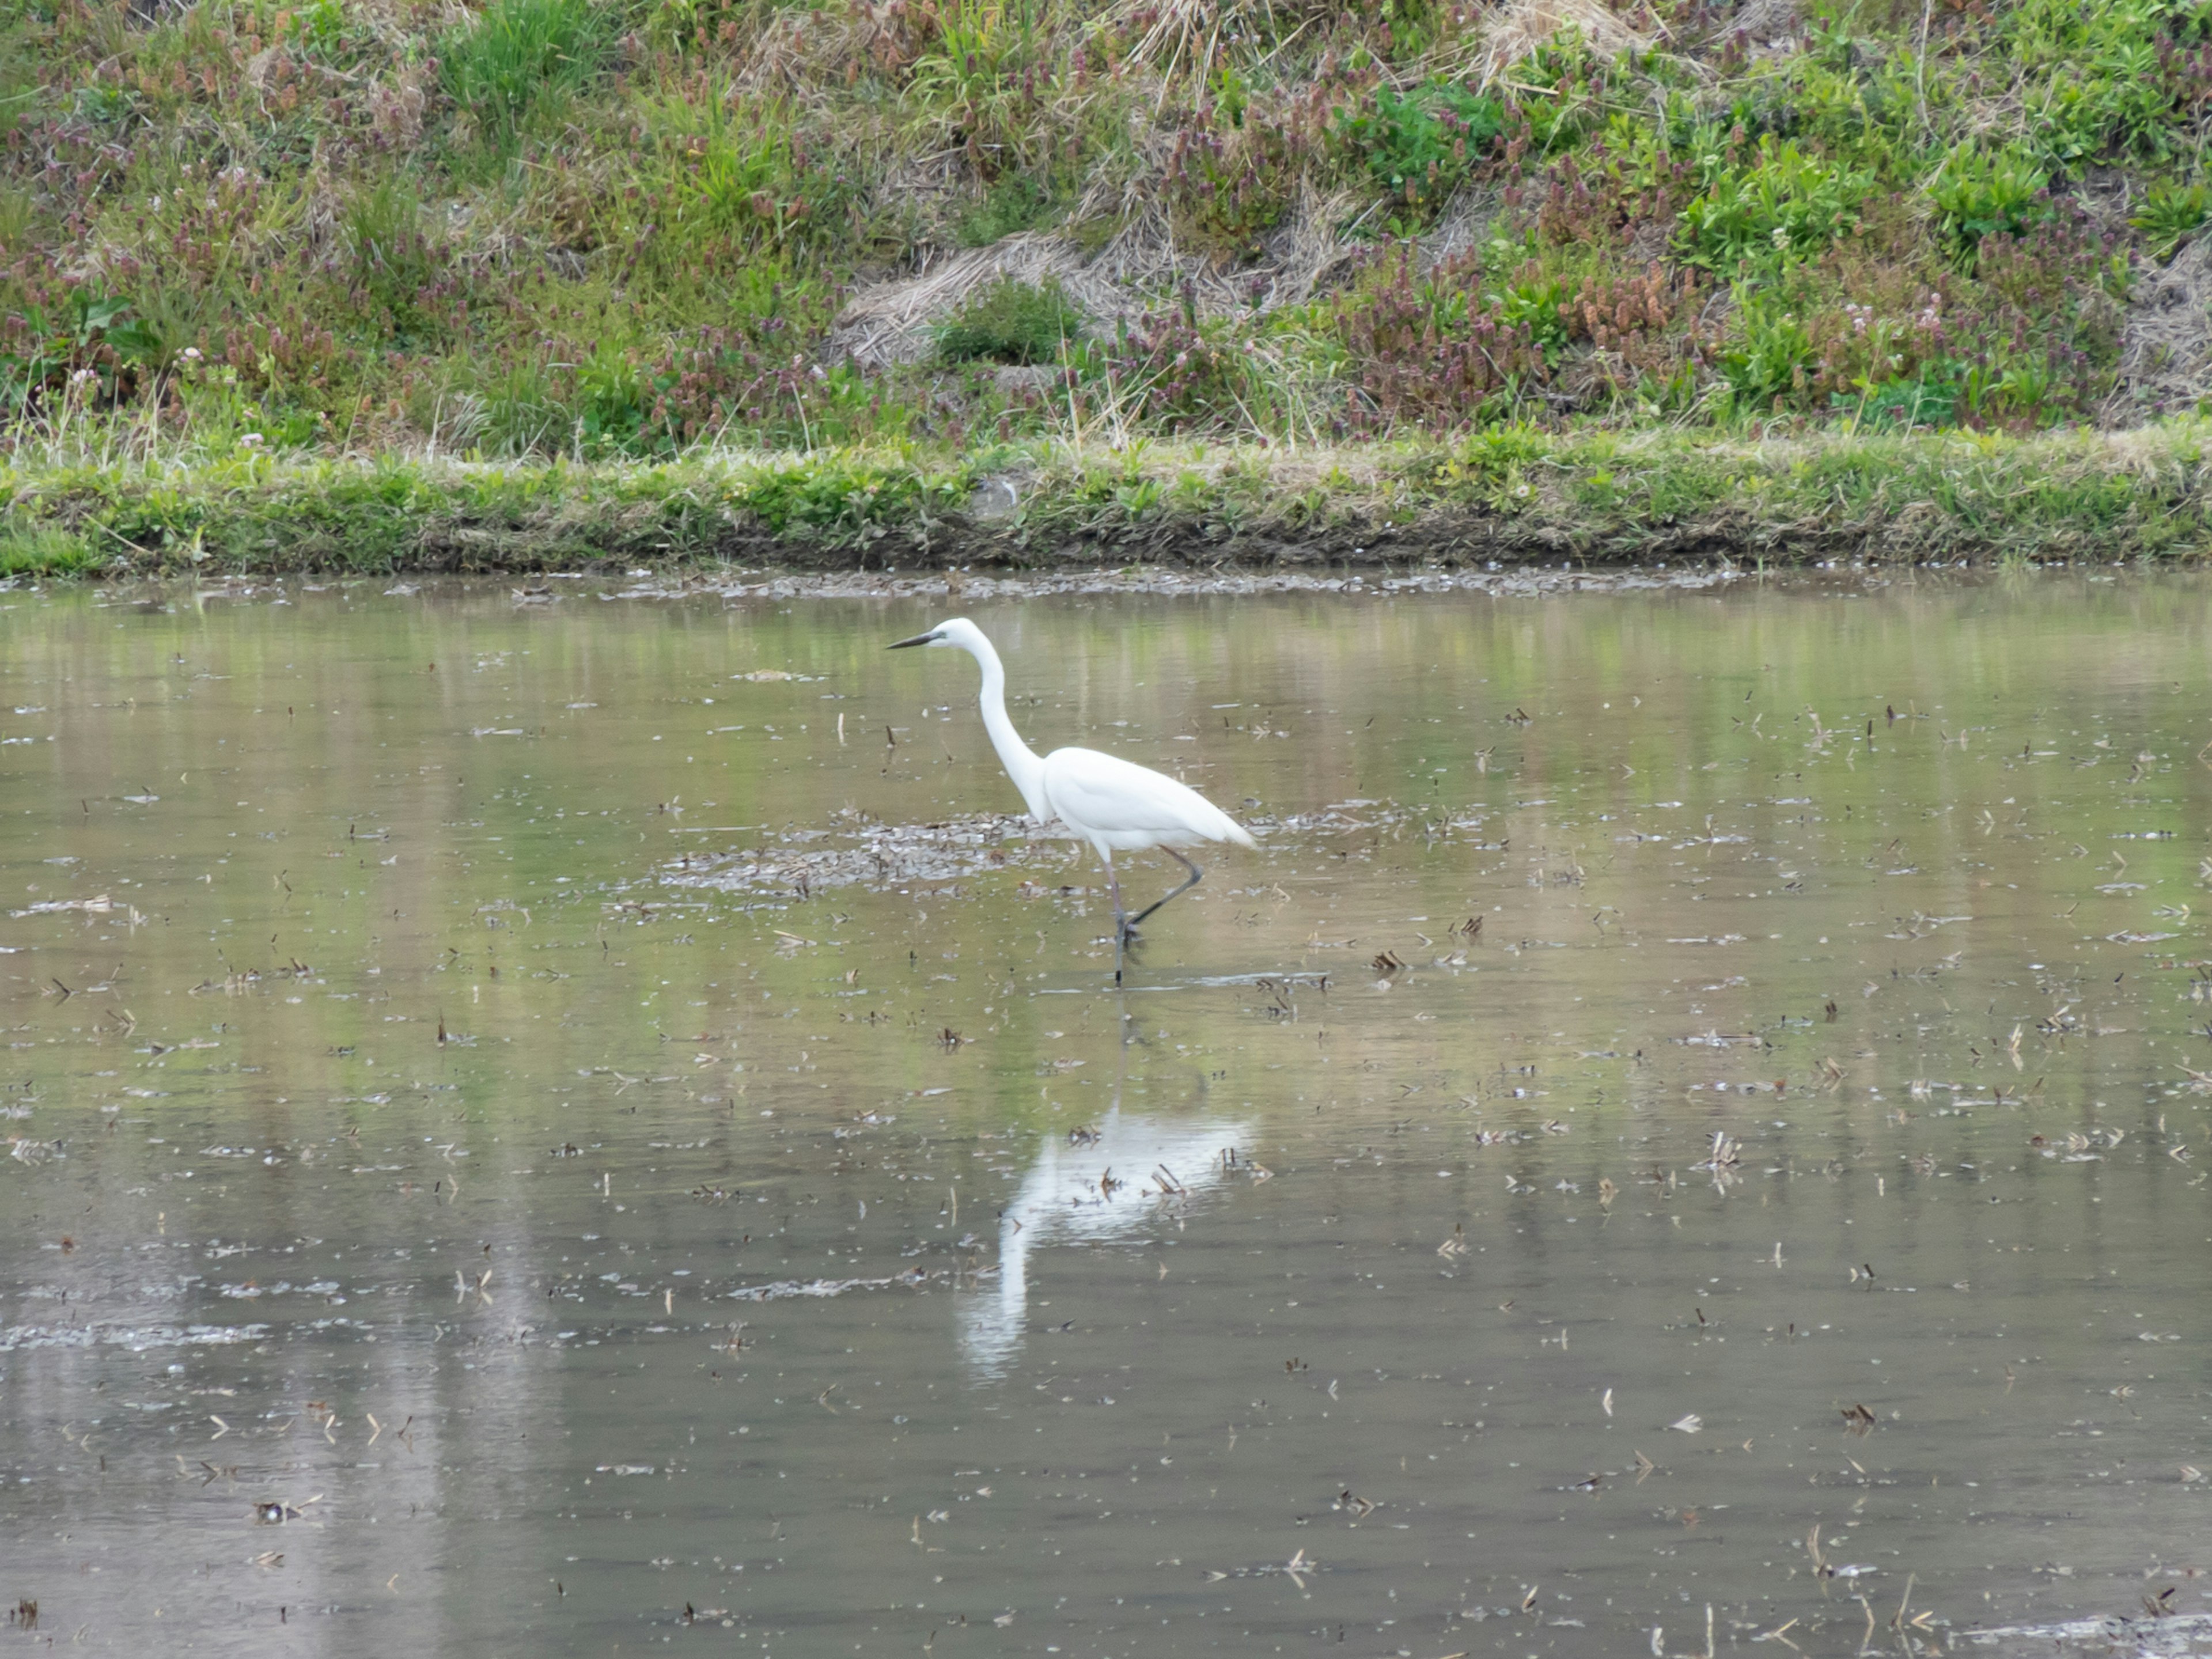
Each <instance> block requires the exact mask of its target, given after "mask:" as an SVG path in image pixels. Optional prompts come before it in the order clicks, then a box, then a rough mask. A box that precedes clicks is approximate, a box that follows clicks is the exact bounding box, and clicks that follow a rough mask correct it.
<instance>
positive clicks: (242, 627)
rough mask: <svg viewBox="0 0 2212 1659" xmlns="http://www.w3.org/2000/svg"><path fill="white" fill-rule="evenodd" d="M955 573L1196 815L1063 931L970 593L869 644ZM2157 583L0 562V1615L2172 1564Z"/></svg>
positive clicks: (887, 1618)
mask: <svg viewBox="0 0 2212 1659" xmlns="http://www.w3.org/2000/svg"><path fill="white" fill-rule="evenodd" d="M952 609H957V610H960V611H965V612H966V613H968V614H970V615H972V616H974V617H975V619H976V620H977V621H978V622H979V623H981V624H982V625H983V626H984V627H985V628H986V629H989V630H990V631H992V632H993V633H994V635H995V636H996V637H997V639H998V640H999V641H1000V647H1001V648H1002V650H1003V651H1004V652H1005V653H1006V657H1007V659H1008V664H1009V669H1010V674H1011V677H1012V685H1013V690H1014V693H1015V696H1014V702H1015V711H1016V718H1017V719H1018V721H1019V722H1020V723H1021V724H1022V725H1023V726H1024V728H1025V730H1026V731H1027V732H1028V733H1029V735H1030V738H1031V739H1032V740H1033V741H1034V742H1036V744H1038V746H1039V747H1041V748H1043V747H1049V746H1052V745H1054V744H1060V743H1065V742H1083V743H1088V744H1094V745H1097V746H1102V747H1109V748H1112V749H1115V750H1118V751H1121V752H1122V753H1125V754H1127V755H1128V756H1130V757H1133V758H1135V759H1138V760H1140V761H1143V762H1145V763H1149V764H1154V765H1158V766H1161V767H1163V768H1165V769H1171V770H1173V771H1175V772H1176V773H1177V774H1178V775H1182V776H1183V777H1185V778H1186V779H1188V781H1191V782H1192V783H1194V785H1196V786H1198V787H1200V788H1201V789H1203V790H1205V791H1206V793H1208V794H1209V795H1210V796H1211V797H1212V799H1215V800H1216V801H1218V802H1219V803H1221V804H1222V805H1225V806H1226V807H1228V808H1229V809H1230V810H1231V811H1235V812H1236V813H1237V814H1238V815H1239V816H1241V817H1243V818H1244V819H1246V821H1248V822H1249V823H1251V824H1252V825H1253V827H1254V829H1255V831H1256V832H1257V833H1258V835H1259V836H1260V847H1259V848H1258V850H1257V851H1256V852H1251V853H1246V852H1243V851H1241V850H1231V851H1230V852H1228V853H1225V854H1223V855H1222V856H1219V857H1218V858H1214V859H1212V860H1202V861H1205V862H1206V863H1208V864H1209V866H1210V869H1209V874H1208V878H1207V879H1206V883H1205V884H1204V885H1203V886H1201V887H1200V889H1199V890H1197V891H1196V893H1194V895H1192V896H1188V897H1187V898H1184V899H1181V900H1178V901H1177V902H1176V903H1175V904H1173V905H1171V906H1170V907H1169V908H1167V909H1166V910H1164V911H1163V912H1162V913H1161V914H1160V915H1159V916H1158V917H1157V918H1155V919H1154V921H1153V923H1152V926H1151V927H1150V928H1149V929H1148V933H1149V935H1150V937H1149V939H1147V941H1146V944H1145V945H1144V946H1143V948H1142V950H1141V951H1140V952H1139V954H1138V955H1137V957H1135V958H1134V960H1133V968H1132V972H1131V975H1130V977H1129V982H1128V987H1127V990H1126V991H1124V992H1123V993H1121V994H1115V992H1114V991H1113V989H1112V987H1111V985H1110V969H1111V962H1112V951H1111V947H1110V942H1109V939H1108V937H1107V922H1106V915H1105V907H1104V898H1103V890H1102V888H1101V884H1100V881H1099V878H1098V875H1097V870H1096V868H1095V866H1094V865H1093V863H1092V862H1091V859H1090V855H1089V854H1088V853H1087V852H1085V851H1084V850H1083V849H1081V848H1077V847H1075V846H1073V845H1072V844H1070V843H1067V842H1061V841H1057V840H1053V839H1050V838H1045V837H1038V836H1032V835H1029V834H1026V833H1024V830H1023V829H1022V827H1021V826H1020V825H1019V824H1018V823H1016V822H1014V821H1013V820H1012V819H1010V818H1006V817H1000V816H998V815H1000V814H1005V813H1007V812H1009V811H1012V810H1015V809H1017V808H1018V799H1017V797H1016V796H1015V794H1014V792H1013V790H1012V786H1011V785H1010V784H1009V783H1007V782H1006V780H1005V778H1004V776H1003V775H1002V774H1001V773H1000V771H999V769H998V768H997V766H996V763H995V762H994V758H993V757H992V755H991V753H990V750H989V748H988V746H987V742H986V740H985V738H984V736H983V733H982V732H981V726H980V722H979V721H978V720H977V719H976V717H975V712H974V706H973V696H974V690H975V671H974V666H973V665H972V663H970V662H969V659H966V658H965V657H963V656H960V655H957V654H956V653H944V652H908V653H898V654H897V655H895V656H887V655H885V654H884V652H883V650H882V647H883V645H884V643H885V642H887V641H890V640H893V639H897V638H900V637H902V636H903V635H908V634H910V633H913V632H915V631H917V630H918V629H921V628H923V627H926V626H927V625H928V624H929V623H932V622H934V621H936V620H938V619H939V617H941V616H942V615H944V614H945V613H946V611H948V610H952ZM2208 623H2212V590H2207V589H2206V588H2205V587H2204V586H2203V585H2202V584H2201V583H2199V582H2194V581H2190V580H2148V579H2140V578H2135V577H2127V576H2118V577H2114V578H2112V579H2109V580H2107V579H2104V578H2100V577H2093V576H2081V575H2073V576H2063V577H2051V578H2045V579H2037V580H2019V581H2011V580H1920V581H1917V582H1891V583H1886V584H1864V585H1863V584H1859V583H1856V582H1844V581H1841V580H1837V581H1822V580H1798V581H1791V582H1787V583H1780V584H1759V583H1753V582H1749V581H1741V582H1736V583H1733V584H1713V585H1708V586H1686V587H1681V588H1659V587H1645V588H1641V589H1638V590H1635V591H1620V590H1613V591H1602V592H1572V591H1568V590H1567V589H1566V587H1565V586H1564V585H1561V586H1553V587H1545V586H1526V585H1524V586H1517V587H1516V586H1501V587H1499V588H1498V589H1497V590H1496V591H1492V592H1485V591H1480V590H1479V589H1468V588H1462V589H1454V590H1445V591H1427V592H1424V591H1419V590H1417V589H1414V588H1412V587H1408V588H1406V589H1404V590H1402V591H1377V590H1376V588H1374V587H1373V586H1370V587H1367V588H1364V589H1356V590H1353V591H1347V592H1273V593H1213V594H1204V593H1199V594H1184V595H1172V594H1170V595H1162V594H1140V593H1133V592H1132V593H1127V594H1115V593H1110V592H1090V593H1085V592H1062V593H1057V594H1046V595H1040V596H1032V597H1026V598H1024V597H1020V596H1018V595H1015V594H1012V593H1009V592H1003V591H995V590H991V589H988V588H984V589H981V590H976V589H971V590H970V591H969V592H968V593H967V594H966V595H964V596H963V597H961V598H959V599H945V598H943V597H939V596H933V595H918V594H915V593H911V592H908V593H902V594H897V595H894V596H889V597H882V598H877V599H867V598H842V599H829V598H819V597H809V596H807V595H806V594H805V593H803V592H793V591H789V590H787V589H767V590H760V589H756V590H750V591H735V592H715V591H712V590H702V591H696V592H688V593H679V592H663V591H659V590H657V589H654V588H652V587H650V586H643V587H637V588H626V587H625V586H623V584H621V583H602V582H598V581H573V582H558V583H554V584H551V585H550V588H549V591H548V592H546V593H545V594H544V595H542V596H540V595H531V594H525V595H520V596H518V595H516V594H513V593H512V592H509V591H508V590H507V588H505V587H492V586H460V585H456V586H435V585H432V586H422V587H420V588H416V587H414V586H406V585H403V586H398V587H389V586H387V585H386V584H380V583H374V584H358V585H343V586H320V587H319V586H313V585H301V584H289V585H285V586H258V587H251V588H246V587H240V588H237V589H230V590H217V591H208V590H201V591H199V592H192V591H189V590H175V589H162V590H148V591H143V592H51V593H48V592H28V591H23V590H17V591H14V592H0V952H4V954H0V1034H4V1040H5V1042H6V1045H7V1047H6V1050H5V1053H4V1054H0V1133H4V1138H5V1140H6V1143H7V1150H8V1151H9V1152H12V1154H13V1155H12V1156H10V1157H6V1158H0V1609H4V1608H6V1607H14V1606H15V1604H16V1602H17V1601H18V1600H19V1599H20V1600H21V1601H24V1602H35V1603H36V1604H37V1630H36V1632H35V1636H36V1638H46V1637H49V1636H51V1637H52V1638H54V1640H55V1642H56V1643H57V1644H58V1645H67V1644H70V1643H72V1642H74V1643H76V1644H79V1645H82V1646H85V1647H88V1648H90V1649H92V1650H106V1651H113V1650H127V1649H134V1648H135V1649H137V1650H154V1651H163V1652H173V1651H174V1652H181V1651H215V1652H222V1653H226V1654H234V1653H235V1654H255V1653H262V1652H270V1653H275V1652H286V1653H290V1652H298V1651H328V1652H331V1653H344V1654H354V1653H362V1654H374V1653H386V1652H397V1651H416V1650H419V1651H447V1650H454V1651H458V1650H462V1649H463V1648H464V1647H465V1646H466V1647H469V1648H471V1650H484V1651H530V1652H538V1653H568V1652H577V1653H594V1654H597V1653H607V1652H613V1651H618V1650H619V1651H629V1650H636V1649H639V1648H641V1647H643V1646H645V1645H647V1644H653V1645H659V1644H674V1645H678V1646H681V1645H683V1644H700V1643H705V1644H709V1645H710V1646H711V1647H712V1648H713V1649H714V1650H718V1651H725V1650H726V1651H732V1652H743V1653H753V1652H758V1653H763V1654H793V1655H799V1654H825V1653H831V1652H853V1653H893V1652H896V1653H912V1652H915V1651H927V1652H933V1653H956V1654H957V1653H976V1654H1037V1653H1054V1652H1058V1653H1066V1654H1069V1655H1123V1654H1137V1655H1158V1656H1172V1655H1182V1654H1196V1653H1211V1652H1231V1653H1239V1654H1247V1653H1273V1652H1278V1651H1281V1652H1308V1651H1322V1650H1327V1651H1330V1652H1344V1653H1356V1654H1370V1655H1372V1654H1405V1655H1413V1656H1421V1659H1437V1656H1443V1655H1446V1654H1451V1653H1460V1652H1465V1653H1469V1654H1474V1653H1508V1654H1514V1655H1520V1654H1543V1655H1553V1654H1559V1655H1582V1654H1590V1655H1599V1654H1605V1655H1611V1654H1626V1653H1644V1652H1651V1651H1658V1652H1673V1653H1677V1654H1687V1653H1702V1652H1705V1651H1706V1650H1707V1648H1708V1644H1709V1641H1710V1643H1711V1644H1712V1645H1713V1647H1714V1648H1715V1649H1716V1650H1717V1648H1718V1647H1720V1646H1723V1645H1725V1646H1729V1647H1742V1648H1743V1649H1744V1650H1746V1651H1749V1650H1750V1644H1753V1641H1754V1638H1759V1637H1761V1636H1764V1635H1766V1634H1768V1633H1770V1632H1779V1633H1780V1634H1779V1638H1778V1642H1777V1644H1776V1645H1774V1646H1772V1647H1761V1648H1760V1649H1759V1650H1760V1651H1766V1652H1775V1651H1786V1648H1784V1646H1783V1645H1782V1644H1784V1643H1787V1644H1794V1645H1796V1647H1798V1648H1799V1649H1800V1650H1802V1651H1805V1652H1810V1653H1832V1654H1845V1653H1857V1652H1858V1651H1859V1650H1861V1647H1862V1644H1863V1642H1866V1641H1867V1640H1869V1622H1871V1624H1872V1626H1874V1630H1873V1634H1872V1638H1871V1639H1872V1641H1873V1643H1874V1644H1875V1645H1876V1646H1879V1647H1881V1648H1882V1649H1883V1650H1927V1651H1932V1650H1937V1649H1939V1648H1942V1647H1943V1646H1945V1645H1946V1644H1952V1643H1955V1642H1957V1641H1959V1640H1960V1638H1963V1636H1964V1635H1965V1634H1966V1632H1969V1631H1972V1630H1975V1629H1987V1628H1995V1627H2010V1626H2027V1625H2037V1624H2042V1623H2046V1622H2050V1621H2057V1620H2069V1619H2077V1620H2078V1619H2082V1618H2087V1617H2093V1616H2098V1615H2105V1614H2123V1615H2140V1614H2142V1612H2143V1611H2144V1604H2145V1601H2146V1598H2148V1599H2149V1600H2150V1601H2154V1602H2155V1603H2156V1604H2157V1605H2158V1606H2159V1607H2161V1608H2162V1609H2164V1610H2166V1611H2168V1612H2171V1613H2177V1614H2203V1613H2208V1612H2212V1601H2208V1599H2207V1590H2208V1589H2212V1577H2207V1574H2208V1572H2212V1551H2208V1548H2207V1541H2208V1539H2212V1480H2208V1479H2207V1478H2206V1475H2205V1474H2201V1473H2199V1471H2212V1364H2208V1346H2207V1345H2208V1342H2212V1307H2208V1301H2207V1298H2206V1296H2205V1294H2204V1285H2205V1284H2206V1282H2207V1277H2208V1270H2212V1192H2208V1189H2207V1174H2208V1171H2212V1144H2208V1129H2212V1116H2208V1112H2207V1107H2208V1104H2212V1096H2208V1092H2207V1091H2208V1090H2212V1024H2208V1022H2212V1000H2208V999H2212V986H2208V981H2212V949H2208V948H2207V944H2206V940H2205V939H2204V929H2203V911H2204V909H2205V906H2206V902H2207V896H2206V877H2207V871H2208V866H2207V864H2206V862H2205V860H2206V859H2207V856H2208V854H2212V847H2208V845H2207V824H2208V812H2207V807H2208V799H2207V798H2208V794H2212V767H2208V765H2207V763H2206V760H2205V757H2204V753H2203V751H2204V750H2205V748H2206V744H2207V740H2208V739H2212V724H2208V715H2207V702H2206V696H2205V688H2206V683H2207V676H2206V669H2207V665H2208V664H2207V653H2208V648H2212V628H2208ZM1173 874H1179V872H1174V871H1173V870H1172V868H1171V866H1170V867H1157V866H1156V865H1155V864H1153V863H1151V862H1147V861H1145V860H1139V861H1137V862H1136V863H1135V865H1133V866H1131V868H1130V871H1129V874H1128V877H1127V879H1128V880H1129V881H1130V884H1131V888H1132V892H1133V895H1134V894H1136V893H1139V892H1149V891H1150V890H1152V889H1154V888H1155V887H1157V888H1161V889H1164V887H1165V886H1166V885H1168V884H1170V877H1171V875H1173ZM1816 1529H1817V1530H1816ZM24 1616H26V1615H25V1614H22V1613H19V1615H18V1618H19V1621H20V1620H21V1618H22V1617H24ZM1792 1621H1795V1622H1794V1623H1793V1622H1792ZM10 1633H11V1634H12V1633H13V1632H10ZM2021 1650H2023V1651H2025V1650H2027V1646H2025V1645H2024V1646H2022V1647H2021ZM2037 1650H2041V1651H2047V1650H2049V1644H2047V1643H2046V1644H2042V1645H2041V1646H2040V1647H2039V1648H2038V1649H2037Z"/></svg>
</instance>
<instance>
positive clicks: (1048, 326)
mask: <svg viewBox="0 0 2212 1659" xmlns="http://www.w3.org/2000/svg"><path fill="white" fill-rule="evenodd" d="M1082 331H1083V313H1081V312H1080V311H1079V310H1077V309H1076V307H1075V304H1074V302H1073V301H1071V300H1070V299H1069V298H1068V297H1067V295H1066V292H1065V291H1064V290H1063V289H1061V287H1060V279H1059V278H1058V277H1056V276H1054V277H1048V278H1046V279H1045V280H1044V281H1043V282H1042V283H1025V282H1023V281H1022V280H1021V279H1020V278H1019V277H1017V276H1000V278H999V279H998V280H997V281H995V282H993V283H987V284H985V285H984V286H983V287H981V288H979V289H976V290H975V292H974V293H973V294H971V295H969V296H968V298H967V300H966V301H964V302H963V304H962V305H961V307H960V308H959V309H958V310H957V311H956V312H954V313H952V316H951V319H949V320H947V321H946V322H945V324H944V325H942V326H940V327H939V329H938V331H937V352H938V356H939V357H941V358H943V359H944V361H945V362H948V363H1015V364H1028V363H1052V362H1059V361H1060V356H1061V355H1062V354H1063V353H1064V352H1065V351H1066V350H1067V349H1069V348H1070V347H1071V346H1073V344H1074V343H1075V342H1076V341H1077V340H1078V339H1079V338H1080V337H1081V335H1082Z"/></svg>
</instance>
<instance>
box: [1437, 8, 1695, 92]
mask: <svg viewBox="0 0 2212 1659" xmlns="http://www.w3.org/2000/svg"><path fill="white" fill-rule="evenodd" d="M1639 14H1640V15H1639V16H1638V20H1637V21H1635V22H1632V21H1630V20H1629V19H1628V18H1626V17H1624V16H1622V15H1621V14H1620V13H1619V12H1617V11H1614V10H1613V9H1612V8H1611V7H1609V6H1607V5H1606V4H1604V3H1603V0H1504V3H1503V4H1502V5H1499V6H1498V7H1497V8H1496V9H1494V10H1492V12H1491V13H1490V14H1489V15H1487V16H1486V17H1485V18H1484V19H1483V21H1482V24H1481V26H1480V28H1479V29H1478V30H1477V31H1476V33H1475V41H1476V46H1475V52H1474V58H1473V59H1472V60H1471V61H1470V62H1469V63H1468V64H1467V65H1466V66H1465V72H1466V73H1467V74H1468V76H1471V77H1472V78H1474V80H1475V81H1477V82H1479V83H1480V84H1481V85H1483V86H1486V87H1488V86H1493V85H1504V86H1509V87H1510V85H1512V72H1513V70H1514V69H1515V67H1516V65H1518V64H1522V63H1523V62H1525V61H1526V60H1527V59H1528V58H1529V57H1531V56H1533V55H1534V53H1535V52H1536V51H1537V50H1538V49H1539V48H1540V47H1541V46H1546V45H1547V44H1549V43H1550V42H1551V41H1552V40H1553V39H1554V38H1555V37H1556V36H1558V35H1559V34H1561V33H1566V32H1569V31H1572V32H1573V33H1577V34H1579V35H1580V36H1581V37H1582V38H1583V40H1585V41H1587V42H1589V46H1590V47H1591V49H1592V50H1593V51H1595V52H1597V53H1598V55H1599V56H1601V57H1603V58H1611V57H1613V56H1615V55H1616V54H1618V53H1620V52H1649V51H1650V49H1651V47H1652V46H1654V45H1655V44H1656V42H1657V41H1659V40H1662V39H1663V38H1664V36H1665V34H1666V30H1665V27H1664V26H1662V24H1661V23H1660V22H1659V21H1658V20H1657V19H1656V18H1654V17H1652V16H1650V14H1649V13H1648V12H1642V11H1641V9H1640V8H1639Z"/></svg>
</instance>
